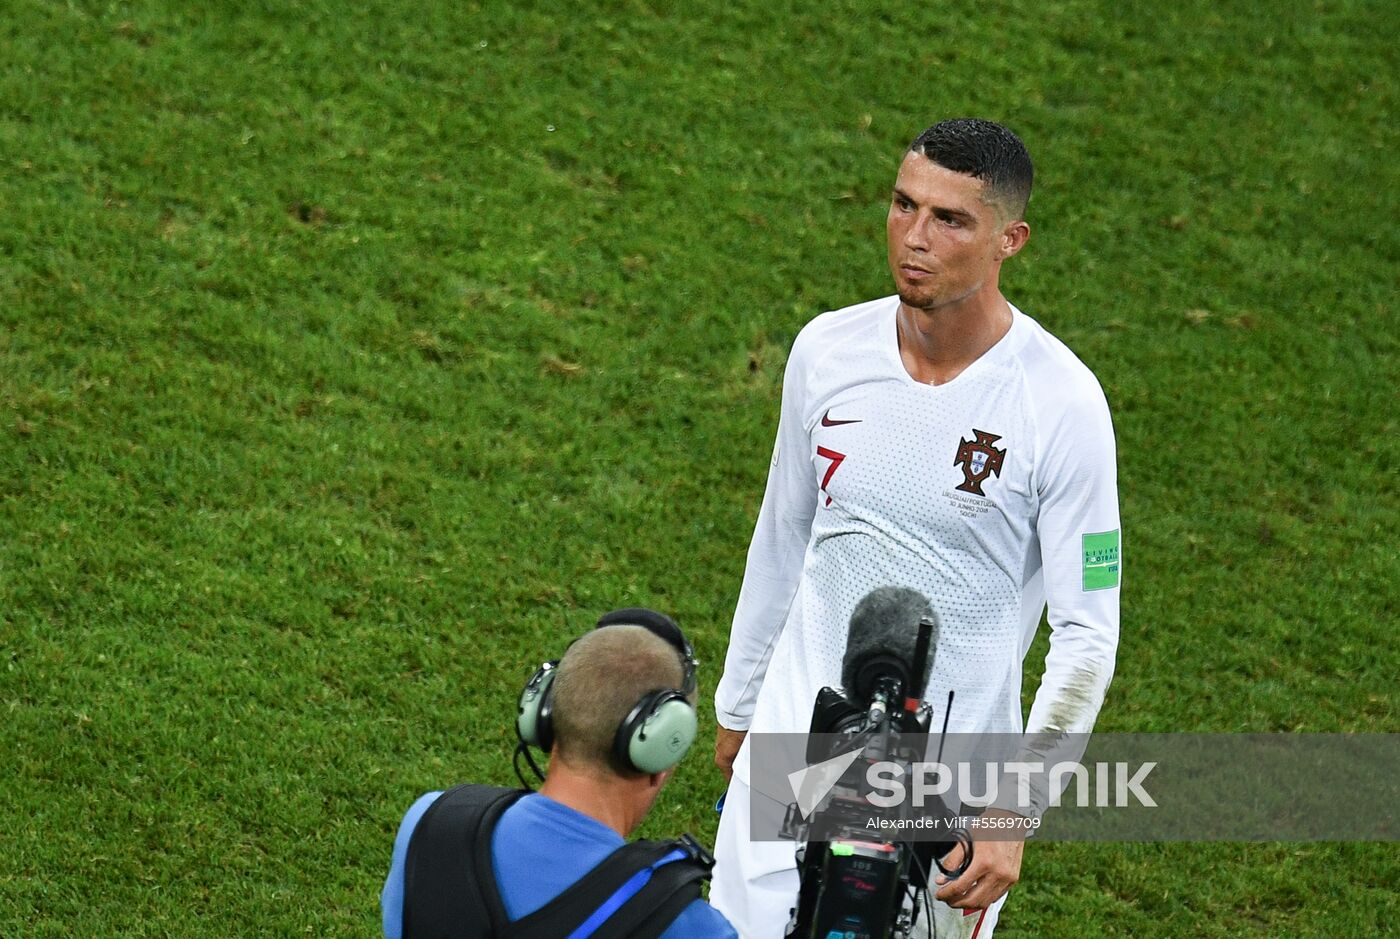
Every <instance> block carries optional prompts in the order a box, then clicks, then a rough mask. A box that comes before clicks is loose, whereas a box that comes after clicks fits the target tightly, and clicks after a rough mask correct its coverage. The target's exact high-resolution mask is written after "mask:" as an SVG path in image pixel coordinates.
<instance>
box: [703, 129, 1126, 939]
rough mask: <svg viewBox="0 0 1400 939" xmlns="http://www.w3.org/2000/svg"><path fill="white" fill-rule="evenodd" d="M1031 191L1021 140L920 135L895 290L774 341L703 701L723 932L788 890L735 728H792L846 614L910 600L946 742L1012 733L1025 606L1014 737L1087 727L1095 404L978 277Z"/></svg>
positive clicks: (994, 873) (1011, 874) (962, 885)
mask: <svg viewBox="0 0 1400 939" xmlns="http://www.w3.org/2000/svg"><path fill="white" fill-rule="evenodd" d="M1031 177H1032V166H1031V160H1030V156H1029V154H1028V153H1027V152H1026V149H1025V146H1024V145H1023V144H1022V142H1021V141H1020V139H1019V138H1017V137H1016V135H1015V134H1013V133H1012V132H1011V131H1009V130H1007V129H1006V128H1004V127H1002V126H1000V125H998V124H994V123H992V122H990V121H984V120H976V119H964V120H951V121H944V122H942V123H939V124H936V125H934V126H933V127H930V128H929V129H928V130H926V131H924V133H922V134H920V135H919V137H918V138H917V139H916V140H915V141H914V142H913V144H912V145H911V146H910V147H909V150H908V151H907V152H906V153H905V155H904V158H903V161H902V162H901V164H900V166H899V173H898V177H897V179H896V181H895V184H894V191H893V193H892V195H891V198H890V207H889V214H888V217H887V220H886V235H887V242H888V253H889V266H890V272H891V274H892V275H893V277H894V282H895V287H896V290H897V295H896V296H890V297H885V298H882V299H879V300H872V301H870V302H867V303H862V304H858V305H856V306H852V307H847V308H846V309H842V310H837V311H835V312H830V313H825V314H823V315H821V316H818V317H817V318H815V319H814V320H812V321H811V322H810V323H808V324H807V326H806V327H805V328H803V330H802V331H801V333H800V334H799V335H798V337H797V339H796V341H795V342H794V343H793V346H792V351H791V353H790V355H789V357H788V363H787V370H786V373H785V377H784V382H783V393H782V406H781V414H780V417H779V420H778V433H777V442H776V444H775V446H774V449H773V459H772V465H771V467H770V469H769V475H768V485H767V490H766V491H765V493H764V499H763V506H762V509H761V510H760V512H759V516H758V523H757V526H756V528H755V531H754V535H753V541H752V544H751V545H750V548H749V555H748V564H747V567H746V569H745V572H744V582H743V587H742V589H741V590H740V594H739V602H738V606H737V609H736V610H735V614H734V623H733V629H732V633H731V636H730V643H729V650H728V655H727V658H726V661H725V668H724V675H723V677H722V679H721V680H720V683H719V686H718V688H717V691H716V695H715V711H716V715H717V717H718V720H719V724H720V728H719V731H718V736H717V739H716V744H715V762H716V763H717V765H718V766H719V767H720V768H721V770H722V771H724V773H725V776H726V778H728V779H730V791H729V793H728V794H727V798H726V801H725V810H724V813H723V815H722V816H721V820H720V827H719V834H718V836H717V843H716V851H715V854H716V857H717V858H718V865H717V867H716V869H715V879H714V883H713V887H712V891H711V900H712V902H713V903H714V904H715V906H716V907H717V908H718V909H720V910H721V911H722V912H724V913H725V915H726V916H728V918H729V919H730V921H731V922H733V923H734V924H735V926H736V928H738V930H739V933H740V935H743V936H746V937H755V939H758V937H768V936H780V935H782V932H783V925H784V923H785V922H786V918H787V915H788V910H789V908H790V907H791V906H792V905H793V903H794V902H795V898H796V894H797V885H798V877H797V873H796V869H795V864H794V859H793V846H792V845H791V843H787V844H784V843H776V842H775V843H752V844H751V843H749V839H748V824H749V823H748V814H747V813H748V803H749V788H748V786H749V782H750V779H751V777H750V774H749V763H748V755H749V754H748V748H747V747H745V746H743V742H744V740H745V737H746V733H747V731H749V730H753V731H758V732H795V733H800V732H804V731H806V730H807V727H808V725H809V722H810V718H811V709H812V702H813V698H814V696H815V695H816V692H817V691H818V690H819V689H820V688H821V687H823V686H824V685H839V684H840V675H841V658H842V654H843V652H844V649H845V644H846V629H847V623H848V621H849V619H850V615H851V612H852V609H853V608H854V606H855V604H856V602H857V601H858V600H859V599H860V598H861V597H863V596H864V595H865V594H867V593H868V592H870V591H871V590H872V589H874V588H876V587H881V586H899V587H909V588H913V589H915V590H918V591H920V592H921V593H923V594H924V595H925V596H927V597H928V598H929V599H930V601H931V602H932V605H933V608H934V610H935V611H936V612H937V614H938V616H939V619H940V622H941V625H940V631H939V638H938V648H937V657H936V659H935V670H934V673H933V676H932V679H931V680H930V682H929V686H928V687H929V689H930V694H931V695H935V694H942V693H944V692H946V690H947V689H954V690H955V691H956V695H957V696H956V705H955V707H954V708H953V710H952V723H951V725H950V727H949V729H950V730H951V731H954V732H965V733H998V732H1000V733H1012V734H1014V733H1019V732H1021V731H1022V730H1023V722H1022V715H1021V705H1020V691H1021V662H1022V659H1023V657H1024V656H1025V653H1026V651H1027V650H1028V649H1029V647H1030V644H1031V639H1032V637H1033V636H1034V634H1035V630H1036V628H1037V627H1038V626H1039V622H1040V617H1041V613H1042V611H1043V610H1044V609H1045V608H1046V606H1047V604H1048V608H1049V623H1050V628H1051V634H1050V651H1049V654H1048V655H1047V656H1046V661H1045V673H1044V679H1043V681H1042V683H1041V685H1040V688H1039V690H1038V692H1037V694H1036V697H1035V702H1034V705H1033V707H1032V708H1031V713H1030V718H1029V721H1028V722H1027V723H1026V726H1025V727H1024V729H1025V730H1026V731H1028V732H1031V731H1064V732H1072V733H1073V732H1087V731H1089V730H1090V729H1091V728H1092V727H1093V724H1094V720H1095V717H1096V716H1097V714H1098V710H1099V707H1100V704H1101V703H1102V701H1103V696H1104V692H1105V690H1106V689H1107V687H1108V683H1109V680H1110V679H1111V678H1112V675H1113V665H1114V654H1115V651H1116V649H1117V643H1118V593H1119V591H1118V586H1119V544H1120V536H1119V520H1118V495H1117V471H1116V467H1115V451H1114V441H1113V426H1112V424H1111V422H1110V419H1109V413H1108V405H1107V402H1106V401H1105V399H1104V395H1103V391H1102V389H1101V388H1100V387H1099V383H1098V381H1097V380H1096V379H1095V377H1094V375H1093V374H1092V373H1091V372H1090V371H1089V369H1088V368H1087V367H1086V366H1085V365H1084V364H1083V363H1082V362H1080V361H1079V359H1077V358H1076V357H1075V355H1074V354H1073V353H1072V352H1071V351H1070V350H1069V349H1068V348H1066V347H1065V345H1064V344H1063V343H1061V342H1060V341H1059V340H1057V339H1056V338H1055V337H1054V336H1052V335H1050V333H1049V332H1047V331H1046V330H1045V329H1044V328H1043V327H1042V326H1041V325H1040V324H1039V323H1037V322H1036V321H1035V320H1033V319H1031V318H1030V317H1029V316H1028V315H1026V314H1025V313H1023V312H1021V311H1020V310H1019V309H1017V308H1016V307H1014V306H1012V305H1011V303H1009V302H1008V301H1007V299H1006V298H1005V297H1004V296H1003V295H1002V293H1001V290H1000V287H999V284H998V278H999V275H1000V273H1001V266H1002V264H1003V263H1005V262H1006V261H1007V260H1008V259H1010V258H1011V257H1013V256H1015V255H1016V254H1017V253H1018V252H1019V251H1020V250H1021V249H1022V248H1023V247H1024V246H1025V244H1026V240H1027V238H1029V236H1030V226H1029V225H1028V224H1027V223H1026V221H1025V210H1026V203H1027V200H1028V199H1029V197H1030V191H1031ZM731 773H732V778H730V777H731ZM994 811H995V810H994ZM974 837H975V835H974ZM1022 849H1023V845H1022V843H1021V842H1020V841H1016V840H1013V841H1007V840H978V841H977V843H976V850H975V851H974V859H973V863H972V865H971V867H970V868H969V869H968V870H967V871H966V872H965V873H964V874H963V875H962V876H961V877H959V878H958V879H957V880H955V881H952V882H950V883H944V884H942V885H941V886H940V887H938V889H937V892H936V894H935V896H936V898H937V900H938V901H940V902H938V903H936V904H935V912H936V914H937V916H936V919H937V927H938V929H937V935H938V936H940V937H942V936H949V935H963V936H972V935H974V934H975V935H976V936H977V937H978V939H988V937H990V936H991V934H992V930H993V929H994V927H995V923H996V919H997V915H998V912H999V911H1000V908H1001V906H1002V903H1003V902H1004V900H1005V896H1006V892H1007V890H1008V889H1009V888H1010V886H1011V885H1012V884H1013V883H1015V882H1016V880H1017V879H1018V877H1019V875H1020V867H1021V855H1022Z"/></svg>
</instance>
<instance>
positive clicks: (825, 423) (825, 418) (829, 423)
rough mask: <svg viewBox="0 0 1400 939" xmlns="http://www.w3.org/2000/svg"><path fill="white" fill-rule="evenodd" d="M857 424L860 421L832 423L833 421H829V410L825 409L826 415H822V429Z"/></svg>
mask: <svg viewBox="0 0 1400 939" xmlns="http://www.w3.org/2000/svg"><path fill="white" fill-rule="evenodd" d="M859 423H860V421H833V420H832V419H831V408H827V409H826V413H825V414H823V415H822V426H823V427H840V426H841V425H842V424H859Z"/></svg>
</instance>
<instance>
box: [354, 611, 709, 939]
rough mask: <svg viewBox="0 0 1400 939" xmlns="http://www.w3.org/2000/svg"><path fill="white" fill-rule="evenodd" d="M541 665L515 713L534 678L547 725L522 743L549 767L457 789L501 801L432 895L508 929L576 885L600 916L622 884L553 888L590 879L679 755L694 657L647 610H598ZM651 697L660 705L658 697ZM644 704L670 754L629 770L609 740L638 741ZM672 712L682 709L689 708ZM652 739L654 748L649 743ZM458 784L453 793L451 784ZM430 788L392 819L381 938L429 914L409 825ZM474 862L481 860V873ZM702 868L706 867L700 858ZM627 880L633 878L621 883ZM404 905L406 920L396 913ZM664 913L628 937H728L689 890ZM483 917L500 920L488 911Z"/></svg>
mask: <svg viewBox="0 0 1400 939" xmlns="http://www.w3.org/2000/svg"><path fill="white" fill-rule="evenodd" d="M663 637H664V638H663ZM678 652H679V653H680V654H679V656H678ZM552 665H553V663H551V665H549V666H545V667H543V668H541V670H540V672H538V673H537V674H536V678H535V679H532V681H531V685H530V686H527V689H526V694H525V695H523V696H522V712H523V711H524V710H525V705H526V700H527V699H528V698H529V697H530V696H531V689H532V688H535V687H536V685H537V684H538V683H539V681H540V679H541V677H542V676H543V677H545V678H546V679H548V680H547V681H546V682H545V683H544V693H543V696H542V697H543V698H544V701H545V703H544V704H543V705H541V708H540V715H541V720H540V723H541V724H542V725H547V729H546V730H545V732H544V733H542V734H539V735H538V737H533V736H532V735H534V734H535V733H536V732H535V731H534V730H533V729H531V728H527V729H526V730H525V731H523V732H522V736H523V738H524V739H525V740H526V741H527V742H533V743H536V744H537V745H542V746H544V747H545V748H546V749H548V750H549V753H550V761H549V771H548V773H547V774H546V777H545V780H544V783H543V785H542V786H541V787H540V790H539V792H536V793H529V794H526V793H523V792H519V793H517V792H511V791H509V790H490V789H488V788H487V787H465V789H466V790H467V792H466V794H467V795H468V796H470V795H473V794H474V793H473V792H472V791H473V790H479V791H483V792H485V793H488V794H490V793H500V794H501V800H500V801H504V802H506V803H507V804H508V807H506V808H505V809H504V811H503V813H501V814H500V815H499V817H498V820H497V821H496V822H495V828H494V832H489V831H488V834H487V835H486V837H489V839H490V851H489V863H482V864H481V865H480V866H479V867H478V868H477V869H476V872H475V875H474V879H475V881H476V882H475V883H474V884H463V885H462V889H461V890H460V891H454V889H453V888H454V886H455V884H453V883H451V881H450V880H449V882H448V883H447V884H445V885H444V889H439V890H438V891H437V893H438V894H439V895H441V894H444V893H465V894H467V895H468V896H470V897H473V898H477V899H476V901H474V902H473V903H472V904H470V905H471V906H473V907H474V909H473V911H472V912H475V913H477V915H478V916H480V906H479V903H481V902H484V905H485V906H486V909H487V910H488V911H489V910H492V909H494V910H495V911H496V912H497V914H500V913H501V912H503V913H504V917H505V919H507V920H508V921H509V922H511V923H512V924H513V925H512V928H515V926H514V924H516V922H517V921H519V920H521V919H522V918H524V917H527V916H531V915H532V914H535V919H536V920H538V919H539V917H540V916H541V915H545V914H547V913H548V910H545V909H543V908H546V907H552V908H556V909H557V908H558V907H559V906H560V904H561V903H564V901H565V900H566V899H567V898H568V897H575V898H579V897H578V895H579V894H580V893H582V894H585V895H587V896H584V897H582V898H579V899H583V900H585V901H586V902H587V905H588V906H589V907H591V908H593V912H592V914H591V918H590V921H592V922H599V921H601V920H606V919H607V916H608V913H607V912H606V911H603V910H599V909H597V907H599V906H600V905H605V904H607V903H608V902H616V900H617V897H618V896H620V895H621V894H622V893H623V891H622V890H619V891H617V893H615V894H614V893H613V892H612V891H609V892H603V893H601V895H599V894H598V893H594V892H593V891H592V890H590V889H587V888H586V886H585V887H584V888H583V889H581V890H576V891H573V893H572V894H568V897H566V896H563V895H565V894H566V892H567V891H569V888H571V887H573V886H574V885H575V884H576V883H578V882H580V881H582V880H584V879H585V878H586V877H592V878H594V880H590V881H588V883H590V884H591V883H594V882H595V881H596V879H597V877H598V876H599V875H602V874H606V868H607V867H608V866H610V865H611V866H616V863H615V858H614V857H613V856H614V854H615V852H619V853H621V852H620V849H623V846H624V845H625V844H626V838H627V837H628V836H629V835H630V834H631V833H632V832H633V831H634V830H635V829H636V828H637V827H638V826H639V825H640V824H641V823H642V820H643V819H644V818H645V817H646V815H647V812H649V811H650V809H651V806H652V803H654V802H655V801H656V797H657V795H658V794H659V793H660V792H661V787H662V786H663V785H665V783H666V781H667V780H668V779H669V778H670V776H671V772H672V769H671V767H673V766H674V764H675V763H677V762H679V760H680V758H681V756H683V755H684V751H685V748H686V747H688V745H689V743H690V740H691V739H693V736H694V712H693V708H694V702H695V698H696V688H695V682H694V678H693V670H694V659H693V657H691V656H690V650H689V645H688V644H686V643H685V639H684V637H683V636H682V635H681V633H680V629H679V628H678V627H677V626H676V625H675V623H674V622H672V621H671V620H670V619H669V618H668V617H665V616H662V615H661V614H659V613H655V612H653V611H650V610H625V611H618V612H617V613H613V614H609V615H608V616H605V617H603V619H602V620H600V621H599V628H597V629H595V630H594V631H592V632H590V633H588V634H587V635H585V636H583V637H582V638H580V639H579V640H577V641H576V642H574V643H573V644H572V645H571V646H570V647H569V648H568V650H567V651H566V652H565V654H564V657H563V659H562V660H561V661H560V662H559V663H558V667H557V668H553V669H552V672H553V674H552V675H551V674H548V673H549V672H550V671H551V667H552ZM658 701H660V702H662V703H660V704H659V705H658V704H657V702H658ZM647 708H655V709H656V713H658V714H659V715H660V716H659V717H658V718H657V721H658V724H659V726H661V727H662V729H663V730H665V731H666V733H667V734H669V735H672V736H673V737H674V738H675V739H674V740H673V742H672V743H673V745H672V749H673V750H674V749H676V746H675V744H676V743H679V752H676V753H674V755H673V756H671V755H665V756H663V757H662V759H661V760H660V761H658V760H656V759H655V758H654V757H653V758H651V759H648V758H647V757H646V756H642V757H638V758H637V760H640V762H642V763H644V764H646V765H651V766H655V765H659V764H662V763H669V764H670V765H669V766H667V767H666V768H665V769H662V770H659V771H651V772H647V771H642V770H639V769H637V768H636V765H635V761H634V759H633V758H631V757H628V756H627V753H626V747H625V746H623V749H622V751H621V752H619V749H618V748H619V746H622V744H621V743H620V741H621V740H622V738H623V737H624V736H628V737H631V738H633V739H642V740H645V737H646V735H645V733H644V732H642V733H640V734H639V733H638V732H637V731H638V729H640V728H641V722H642V721H643V720H645V721H647V722H648V723H647V726H648V727H650V726H652V725H651V723H650V721H651V718H650V717H649V716H647V714H641V713H639V712H640V711H643V710H646V709H647ZM667 709H671V711H672V712H679V713H680V717H681V719H682V720H681V724H680V725H676V726H682V725H686V724H688V728H689V729H688V732H687V731H686V730H684V729H683V730H681V731H679V732H677V733H674V734H673V733H672V730H671V729H670V726H669V725H668V724H667V722H668V721H673V720H675V714H674V713H672V714H669V715H668V714H665V713H663V712H665V711H666V710H667ZM684 709H689V713H685V712H684ZM531 720H532V721H533V716H532V718H531ZM522 726H523V724H522ZM652 736H653V738H654V737H655V736H656V735H655V734H653V735H652ZM539 738H543V739H539ZM652 745H653V746H654V745H655V741H654V740H653V741H652ZM643 746H645V744H643ZM635 747H636V745H635V744H634V750H633V752H634V753H635V752H637V750H636V749H635ZM624 761H625V765H624ZM458 791H459V790H453V792H454V793H455V792H458ZM442 795H443V793H442V792H430V793H428V794H427V795H424V796H422V797H421V798H419V799H418V801H417V802H415V803H414V804H413V806H412V807H411V808H410V809H409V810H408V813H407V814H406V815H405V816H404V819H403V822H402V823H401V824H400V826H399V831H398V836H397V838H396V839H395V841H394V851H393V860H392V863H391V866H390V869H389V875H388V878H387V879H386V880H385V882H384V889H383V892H382V894H381V896H380V902H381V908H382V913H383V927H384V936H385V939H400V937H404V939H415V937H416V936H417V935H419V934H422V933H426V932H427V931H428V930H427V929H426V928H424V929H420V928H419V927H420V926H421V925H422V924H423V923H424V922H425V921H427V920H429V919H431V917H430V916H428V915H426V914H424V911H423V907H424V906H425V905H429V904H430V903H432V902H436V901H435V898H434V896H433V895H432V894H431V893H429V894H428V895H427V897H426V899H425V898H424V893H423V891H424V888H423V887H422V886H415V883H416V881H415V878H416V877H418V876H419V874H418V871H422V870H427V867H428V865H427V864H425V861H427V857H426V856H425V855H424V853H423V852H424V851H425V850H426V849H424V848H420V847H419V845H418V843H417V842H418V839H416V838H415V831H416V830H417V829H418V827H419V824H420V820H421V819H422V818H423V817H424V814H425V813H426V812H427V811H428V809H429V808H430V807H431V806H432V805H433V804H434V803H435V802H436V801H437V800H438V799H439V797H441V796H442ZM435 824H439V823H435ZM488 829H489V825H487V826H485V827H482V826H478V827H476V828H474V829H469V830H468V831H463V832H458V833H456V835H455V837H456V838H457V839H458V840H457V841H456V842H450V843H455V844H461V845H464V846H465V847H466V849H467V850H466V851H464V852H461V853H462V854H472V853H475V852H473V851H472V847H473V841H474V839H473V836H472V833H473V832H478V833H479V832H482V831H486V830H488ZM425 840H426V839H425ZM480 840H484V839H476V841H477V844H476V848H477V849H478V852H479V850H480V848H481V845H480V843H479V842H480ZM411 843H413V844H414V850H415V851H418V852H419V854H418V856H417V858H416V864H417V866H416V867H415V858H412V857H410V844H411ZM639 846H640V845H639V844H634V845H633V846H632V847H639ZM661 847H663V848H666V847H670V845H664V846H661ZM675 853H676V852H672V853H671V854H670V855H668V856H667V857H673V856H675ZM480 856H481V857H482V858H483V859H484V857H485V855H480ZM665 861H666V858H661V859H660V860H658V861H657V862H656V863H655V864H654V865H652V869H653V871H655V870H659V869H660V865H662V864H664V863H665ZM448 863H452V862H451V861H449V862H448ZM438 866H439V867H441V866H442V865H438ZM482 866H484V867H485V868H487V869H486V870H485V871H483V870H481V869H480V867H482ZM406 870H407V871H408V879H407V881H406V879H405V872H406ZM428 876H431V874H429V875H428ZM623 876H624V877H625V872H624V875H623ZM703 876H705V877H707V876H708V868H707V867H706V870H705V872H704V875H703ZM637 879H638V878H636V877H633V878H631V879H630V881H629V882H633V883H634V882H635V881H636V880H637ZM656 879H658V880H659V879H660V878H656ZM692 879H693V880H695V881H696V882H697V883H696V884H694V885H692V891H693V893H694V895H696V896H698V880H699V879H701V875H697V876H695V877H693V878H692ZM492 880H494V885H493V884H492V883H491V881H492ZM625 887H626V885H625V884H624V889H625ZM634 890H635V888H634ZM415 891H416V892H415ZM478 891H479V892H480V893H478ZM492 892H494V893H496V894H498V895H499V900H498V901H494V902H493V897H492ZM677 895H679V893H678V894H677ZM415 898H417V899H415ZM556 901H557V902H556ZM623 902H625V900H624V901H623ZM415 904H418V905H417V906H415ZM406 907H407V909H408V913H409V915H408V917H405V908H406ZM624 909H626V907H625V906H624ZM587 912H588V910H585V913H587ZM669 915H671V916H672V917H673V920H672V921H671V922H670V925H669V926H668V927H666V929H665V931H664V932H661V931H660V929H659V916H657V915H649V916H648V917H647V918H648V919H649V920H651V921H652V923H653V924H654V925H653V928H652V929H651V930H650V931H646V932H644V933H635V934H636V935H641V934H646V935H652V936H656V935H660V936H662V937H664V939H688V937H695V939H701V937H705V939H715V937H721V939H722V937H726V936H729V937H733V936H736V933H735V932H734V929H733V927H731V926H730V925H729V922H728V921H727V920H726V919H725V918H724V917H723V916H722V915H720V913H718V912H717V911H715V910H714V909H712V908H711V907H710V906H709V904H707V903H706V902H705V901H704V900H701V899H695V900H693V901H692V902H689V903H688V904H686V905H684V906H683V908H681V909H680V910H679V913H676V912H674V910H672V911H671V912H670V914H669ZM485 918H487V917H483V921H484V919H485ZM489 918H490V919H492V920H493V921H495V922H496V925H497V926H499V925H500V923H499V916H496V917H489ZM439 921H441V917H439ZM580 922H582V920H580ZM603 925H604V926H605V932H604V933H600V935H603V934H606V927H607V926H608V925H609V924H607V923H604V924H603ZM451 928H453V929H457V926H456V925H455V924H453V925H452V927H451ZM476 928H478V929H479V928H480V927H476ZM546 931H547V930H546ZM565 932H567V930H566V931H565ZM565 932H560V933H559V934H560V935H564V934H565ZM461 934H462V935H473V934H474V935H489V934H491V933H490V927H486V929H485V930H484V931H477V932H470V931H467V932H461ZM588 934H591V933H588ZM633 934H634V933H628V935H633Z"/></svg>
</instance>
